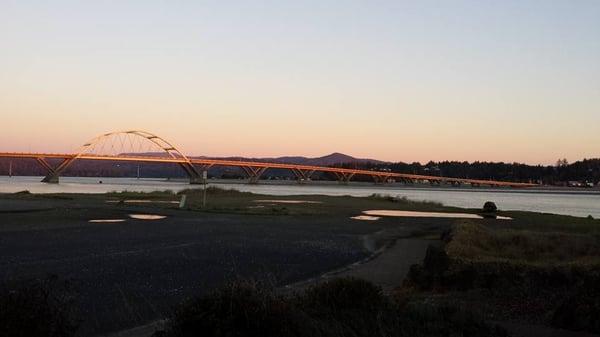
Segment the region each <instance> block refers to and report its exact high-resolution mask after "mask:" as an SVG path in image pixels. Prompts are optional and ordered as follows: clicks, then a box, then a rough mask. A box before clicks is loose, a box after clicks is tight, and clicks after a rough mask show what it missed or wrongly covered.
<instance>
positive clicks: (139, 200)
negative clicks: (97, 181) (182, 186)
mask: <svg viewBox="0 0 600 337" xmlns="http://www.w3.org/2000/svg"><path fill="white" fill-rule="evenodd" d="M106 202H107V203H118V202H121V200H106ZM123 202H126V203H128V204H150V203H152V204H178V203H179V201H172V200H142V199H128V200H123Z"/></svg>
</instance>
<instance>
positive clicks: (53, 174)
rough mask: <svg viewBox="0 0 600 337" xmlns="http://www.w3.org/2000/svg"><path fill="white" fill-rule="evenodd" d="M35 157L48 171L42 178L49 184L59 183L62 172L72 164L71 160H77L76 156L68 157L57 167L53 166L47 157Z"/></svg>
mask: <svg viewBox="0 0 600 337" xmlns="http://www.w3.org/2000/svg"><path fill="white" fill-rule="evenodd" d="M35 159H36V160H37V162H38V163H40V165H42V166H43V167H44V168H45V169H46V170H47V171H48V174H46V176H45V177H44V179H42V182H43V183H49V184H58V182H59V180H60V179H59V177H60V174H61V173H62V172H63V171H64V170H65V169H66V168H67V166H69V165H70V164H71V162H73V160H75V159H74V158H67V159H65V160H63V161H62V162H61V163H60V164H58V166H57V167H52V165H50V163H48V162H47V161H46V159H45V158H42V157H37V158H35Z"/></svg>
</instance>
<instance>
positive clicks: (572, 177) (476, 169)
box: [340, 158, 600, 185]
mask: <svg viewBox="0 0 600 337" xmlns="http://www.w3.org/2000/svg"><path fill="white" fill-rule="evenodd" d="M340 166H343V167H353V168H354V167H362V168H366V169H373V170H390V171H392V172H401V173H413V174H424V175H435V176H446V177H457V178H472V179H493V180H503V181H518V182H530V181H531V182H541V183H543V184H548V185H566V184H567V183H568V182H569V181H571V182H580V183H585V182H591V183H593V184H594V185H597V184H598V182H599V181H600V158H597V159H584V160H581V161H577V162H574V163H571V164H568V163H567V162H566V160H560V161H559V162H558V163H557V165H548V166H543V165H527V164H520V163H493V162H473V163H469V162H457V161H442V162H433V161H432V162H429V163H427V164H421V163H412V164H409V163H402V162H399V163H391V164H387V163H384V164H382V163H366V164H362V165H355V164H350V163H347V164H343V165H340Z"/></svg>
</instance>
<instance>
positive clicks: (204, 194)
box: [202, 170, 208, 208]
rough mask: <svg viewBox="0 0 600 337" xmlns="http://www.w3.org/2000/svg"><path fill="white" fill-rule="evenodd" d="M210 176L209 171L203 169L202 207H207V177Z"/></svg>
mask: <svg viewBox="0 0 600 337" xmlns="http://www.w3.org/2000/svg"><path fill="white" fill-rule="evenodd" d="M207 178H208V172H207V171H206V170H204V171H202V181H203V182H204V190H203V193H202V208H205V207H206V179H207Z"/></svg>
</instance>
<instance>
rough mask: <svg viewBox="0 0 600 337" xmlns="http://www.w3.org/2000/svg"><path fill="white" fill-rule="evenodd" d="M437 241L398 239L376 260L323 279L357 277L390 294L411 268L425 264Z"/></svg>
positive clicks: (327, 275)
mask: <svg viewBox="0 0 600 337" xmlns="http://www.w3.org/2000/svg"><path fill="white" fill-rule="evenodd" d="M436 242H437V240H425V239H410V238H409V239H398V240H397V241H396V242H395V243H394V244H393V245H391V246H390V247H388V248H387V249H385V250H384V251H383V252H382V253H381V254H379V255H378V256H377V257H375V258H374V259H371V260H369V261H367V262H365V263H361V264H357V265H352V266H351V267H349V268H348V269H346V270H343V271H340V272H334V273H329V274H326V275H325V276H323V279H328V278H333V277H356V278H361V279H364V280H367V281H370V282H372V283H374V284H377V285H378V286H380V287H381V288H382V289H383V291H384V292H388V293H389V292H390V291H391V290H393V289H394V288H395V287H398V286H399V285H401V284H402V281H403V280H404V278H405V277H406V275H407V274H408V271H409V270H410V266H411V265H413V264H417V263H421V262H423V259H424V258H425V252H426V251H427V247H428V246H429V245H430V244H435V243H436Z"/></svg>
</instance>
